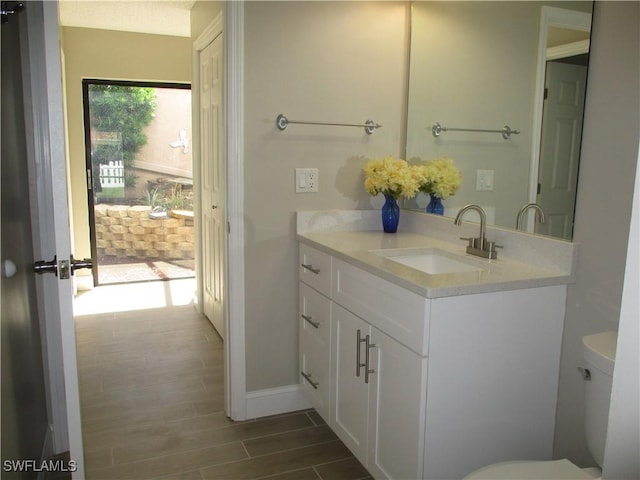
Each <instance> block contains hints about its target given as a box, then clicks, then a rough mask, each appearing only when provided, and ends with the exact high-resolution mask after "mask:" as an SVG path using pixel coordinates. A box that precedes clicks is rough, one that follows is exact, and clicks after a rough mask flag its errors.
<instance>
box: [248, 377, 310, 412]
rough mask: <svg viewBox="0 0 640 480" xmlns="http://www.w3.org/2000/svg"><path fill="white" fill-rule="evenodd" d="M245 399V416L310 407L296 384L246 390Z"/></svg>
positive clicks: (293, 410)
mask: <svg viewBox="0 0 640 480" xmlns="http://www.w3.org/2000/svg"><path fill="white" fill-rule="evenodd" d="M245 400H246V406H247V410H246V412H247V418H259V417H266V416H267V415H277V414H280V413H287V412H295V411H296V410H304V409H306V408H310V407H311V405H310V404H309V402H308V401H307V399H306V398H304V395H303V394H302V390H301V389H300V385H297V384H296V385H287V386H284V387H277V388H266V389H264V390H256V391H254V392H247V394H246V396H245Z"/></svg>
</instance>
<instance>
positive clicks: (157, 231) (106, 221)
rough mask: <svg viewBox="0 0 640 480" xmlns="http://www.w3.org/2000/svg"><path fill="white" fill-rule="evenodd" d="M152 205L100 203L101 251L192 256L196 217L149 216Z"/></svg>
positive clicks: (98, 235)
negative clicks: (192, 218) (194, 219)
mask: <svg viewBox="0 0 640 480" xmlns="http://www.w3.org/2000/svg"><path fill="white" fill-rule="evenodd" d="M150 212H151V207H148V206H133V207H129V206H126V205H96V206H95V218H96V222H95V223H96V225H95V229H96V244H97V247H98V255H99V256H104V255H113V256H116V257H119V258H125V257H137V258H161V259H174V260H182V259H192V258H193V250H194V235H195V231H194V226H193V220H190V219H185V218H171V217H166V218H162V219H153V218H149V213H150Z"/></svg>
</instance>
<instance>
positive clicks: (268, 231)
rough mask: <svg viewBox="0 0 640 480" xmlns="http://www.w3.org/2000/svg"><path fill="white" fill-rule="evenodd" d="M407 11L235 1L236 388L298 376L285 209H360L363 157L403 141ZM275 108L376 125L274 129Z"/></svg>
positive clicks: (292, 259)
mask: <svg viewBox="0 0 640 480" xmlns="http://www.w3.org/2000/svg"><path fill="white" fill-rule="evenodd" d="M408 15H409V9H408V5H407V4H406V3H404V2H389V3H386V2H380V3H378V2H362V3H361V2H353V3H352V2H281V3H272V2H247V3H246V4H245V37H244V41H245V63H244V69H245V72H244V74H245V89H244V95H245V98H244V101H245V112H244V115H245V125H244V128H245V131H244V138H245V145H244V147H245V159H244V161H245V168H244V175H245V186H244V188H245V192H246V193H245V218H246V225H245V228H246V256H245V266H246V271H245V281H246V292H245V295H246V299H247V304H246V355H247V390H248V391H253V390H259V389H263V388H269V387H278V386H282V385H290V384H294V383H298V372H297V365H298V350H297V332H298V328H297V308H298V307H297V305H298V286H297V255H298V248H297V243H296V240H295V227H294V212H295V211H296V210H314V209H331V208H346V209H354V208H365V209H366V208H371V207H372V205H376V204H377V202H378V201H379V200H380V199H376V200H375V201H372V199H371V198H370V197H369V196H368V195H367V194H366V193H365V191H364V188H363V186H362V181H363V178H362V176H361V168H362V166H363V165H364V163H365V160H366V158H371V157H379V156H383V155H388V154H392V155H400V154H402V152H403V150H404V134H403V132H404V118H405V108H404V105H405V101H406V100H405V95H406V86H405V84H406V75H407V58H406V57H407V41H408V38H407V37H408V29H407V22H408ZM279 113H284V114H286V115H287V116H288V117H289V118H290V119H292V120H295V119H300V120H315V121H337V122H364V121H365V120H366V119H373V120H374V121H376V122H378V123H380V124H382V125H383V128H381V129H379V130H377V131H376V132H375V133H374V134H373V135H371V136H368V135H366V134H365V133H364V129H360V128H346V127H322V126H317V127H316V126H307V125H289V127H288V128H287V129H286V130H285V131H279V130H278V129H277V128H276V126H275V120H276V116H277V115H278V114H279ZM296 167H316V168H318V171H319V182H318V185H319V192H318V193H307V194H296V193H295V192H294V169H295V168H296Z"/></svg>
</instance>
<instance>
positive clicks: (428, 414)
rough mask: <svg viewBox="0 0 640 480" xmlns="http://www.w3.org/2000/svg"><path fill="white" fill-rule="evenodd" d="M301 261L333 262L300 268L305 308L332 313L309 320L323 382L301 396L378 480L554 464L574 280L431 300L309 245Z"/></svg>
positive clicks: (304, 352) (307, 331)
mask: <svg viewBox="0 0 640 480" xmlns="http://www.w3.org/2000/svg"><path fill="white" fill-rule="evenodd" d="M300 260H301V263H303V262H307V263H306V264H307V265H313V269H314V270H317V268H316V266H317V265H319V264H323V265H324V267H323V268H322V269H321V272H319V273H317V274H313V273H311V274H312V275H313V277H310V273H309V269H308V268H306V267H302V266H301V267H300V268H301V270H300V272H301V284H300V302H301V306H300V309H301V313H303V312H309V311H312V310H313V311H315V310H322V311H323V312H324V313H321V314H319V313H313V311H312V314H311V317H313V318H319V317H321V318H322V319H323V323H325V324H326V322H327V320H326V319H327V318H329V320H328V323H329V328H328V329H325V330H321V329H320V328H318V329H316V328H315V327H313V325H310V324H309V322H308V321H306V320H304V319H301V323H300V325H301V329H300V358H301V369H302V370H303V371H305V373H306V370H308V371H309V372H310V373H311V377H310V378H311V379H314V378H315V379H317V380H313V381H317V382H318V383H319V384H320V385H319V386H318V388H313V387H312V386H311V385H310V382H309V381H308V380H309V379H303V380H302V388H303V391H304V392H306V393H307V398H308V399H309V400H310V402H311V403H312V404H313V405H314V407H316V408H318V411H319V412H320V413H321V415H322V416H323V417H324V418H325V420H327V423H328V424H329V426H330V427H331V428H332V429H333V430H334V431H335V432H336V434H337V435H338V436H339V437H340V439H341V440H342V441H343V442H344V443H345V444H346V445H347V447H349V449H350V450H351V451H352V452H353V453H354V455H355V456H356V457H357V458H358V459H359V460H360V461H361V462H362V463H363V465H364V466H365V467H366V468H367V469H368V471H369V472H370V473H371V475H372V476H373V477H374V478H376V479H387V478H395V479H420V478H423V479H446V478H462V477H463V476H465V475H466V474H468V473H470V472H471V471H473V470H475V469H477V468H479V467H481V466H483V465H488V464H491V463H495V462H499V461H508V460H516V459H519V458H520V459H521V458H526V459H539V460H546V459H550V458H551V454H552V451H551V448H552V445H553V433H554V421H555V407H556V398H557V385H558V373H559V372H558V367H559V356H560V345H561V339H562V328H563V319H564V304H565V299H566V285H552V286H537V287H535V288H528V289H518V290H505V289H502V290H498V291H493V292H488V293H477V294H467V295H460V296H449V297H439V298H426V297H424V296H422V295H418V294H417V293H414V292H412V291H409V290H407V289H405V288H402V287H400V286H398V285H396V284H395V283H392V282H390V281H387V280H385V279H383V278H381V277H380V276H378V275H375V274H374V273H371V272H369V271H365V270H363V269H361V268H359V267H357V266H355V265H354V264H351V263H349V262H346V261H343V260H342V259H340V258H336V257H332V256H330V255H328V254H326V253H323V252H320V251H318V250H315V249H313V248H310V247H309V246H307V245H305V244H301V245H300ZM310 260H313V262H311V263H309V261H310ZM327 266H328V269H329V270H330V273H331V275H330V276H329V278H328V279H327V277H326V276H325V277H323V278H322V279H321V278H320V275H321V274H322V273H325V274H326V270H327ZM305 278H307V279H312V280H305ZM313 282H315V285H316V286H317V287H318V288H320V289H321V290H322V292H319V291H318V290H315V289H314V288H310V287H309V285H310V284H311V283H313ZM311 286H313V285H311ZM316 303H318V304H322V305H324V307H322V308H319V307H316V306H314V305H315V304H316ZM327 305H328V306H329V313H328V314H327V313H326V310H325V309H326V308H327ZM314 309H315V310H314ZM314 321H315V320H314ZM321 332H322V333H321ZM327 333H328V336H327ZM320 365H322V366H320ZM316 372H317V373H316ZM325 383H328V391H327V390H326V389H325V390H322V393H320V391H321V390H320V389H321V388H322V386H323V385H324V384H325Z"/></svg>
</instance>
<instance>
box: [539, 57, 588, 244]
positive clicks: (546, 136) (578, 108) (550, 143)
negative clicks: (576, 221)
mask: <svg viewBox="0 0 640 480" xmlns="http://www.w3.org/2000/svg"><path fill="white" fill-rule="evenodd" d="M546 72H547V73H546V80H545V84H546V85H545V86H546V90H547V98H546V99H545V103H544V112H543V115H542V138H541V144H540V167H539V174H538V183H539V193H538V202H537V203H538V204H539V205H540V206H541V207H542V209H543V210H544V213H545V217H546V220H545V223H539V222H538V223H536V229H535V231H536V233H543V234H547V235H552V236H554V237H559V238H566V239H571V236H572V232H573V211H574V207H575V201H576V186H577V182H578V164H579V158H580V142H581V139H582V117H583V112H584V95H585V87H586V78H587V67H585V66H581V65H571V64H566V63H561V62H555V61H553V62H547V71H546Z"/></svg>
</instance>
